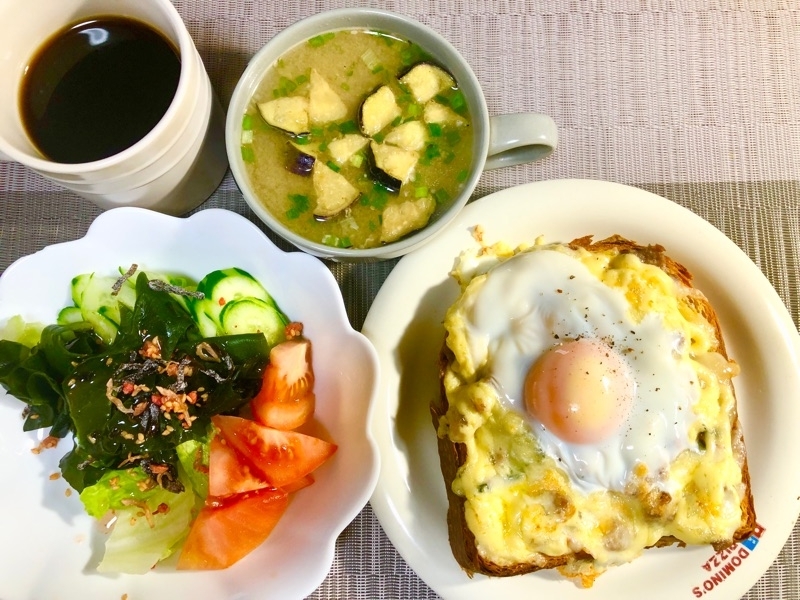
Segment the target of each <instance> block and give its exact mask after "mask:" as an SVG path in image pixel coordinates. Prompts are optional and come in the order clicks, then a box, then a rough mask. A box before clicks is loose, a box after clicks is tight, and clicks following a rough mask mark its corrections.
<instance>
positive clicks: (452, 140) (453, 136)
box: [444, 129, 461, 146]
mask: <svg viewBox="0 0 800 600" xmlns="http://www.w3.org/2000/svg"><path fill="white" fill-rule="evenodd" d="M444 139H445V141H446V142H447V143H448V144H450V145H451V146H457V145H458V143H459V142H460V141H461V134H460V133H458V131H456V130H455V129H451V130H449V131H448V132H447V133H445V134H444Z"/></svg>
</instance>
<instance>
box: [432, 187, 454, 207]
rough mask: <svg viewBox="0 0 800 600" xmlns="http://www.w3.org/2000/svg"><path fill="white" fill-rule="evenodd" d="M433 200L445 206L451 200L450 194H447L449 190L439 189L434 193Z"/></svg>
mask: <svg viewBox="0 0 800 600" xmlns="http://www.w3.org/2000/svg"><path fill="white" fill-rule="evenodd" d="M433 199H434V200H436V203H437V204H444V203H445V202H447V201H448V200H450V194H448V193H447V190H443V189H438V190H436V191H435V192H434V193H433Z"/></svg>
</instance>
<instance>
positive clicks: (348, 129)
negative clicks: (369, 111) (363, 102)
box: [339, 119, 358, 133]
mask: <svg viewBox="0 0 800 600" xmlns="http://www.w3.org/2000/svg"><path fill="white" fill-rule="evenodd" d="M357 131H358V124H357V123H356V122H355V121H353V120H352V119H351V120H350V121H345V122H344V123H340V124H339V132H340V133H356V132H357Z"/></svg>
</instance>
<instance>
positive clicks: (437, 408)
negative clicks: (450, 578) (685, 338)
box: [430, 235, 756, 577]
mask: <svg viewBox="0 0 800 600" xmlns="http://www.w3.org/2000/svg"><path fill="white" fill-rule="evenodd" d="M568 246H570V247H571V248H574V249H578V248H583V249H586V250H589V251H591V252H602V251H607V250H615V251H617V252H619V253H632V254H635V255H636V256H637V257H638V258H639V259H640V260H641V261H642V262H644V263H646V264H650V265H654V266H657V267H659V268H660V269H662V270H663V271H664V272H666V273H667V274H668V275H670V276H671V277H672V278H673V279H675V280H676V281H678V282H679V283H680V284H682V285H684V286H686V287H689V288H693V287H694V286H693V284H692V274H691V272H690V271H689V270H688V269H687V268H686V267H684V266H683V265H682V264H680V263H678V262H677V261H675V260H673V259H672V258H670V257H669V256H668V255H667V254H666V251H665V249H664V248H663V247H662V246H660V245H648V246H642V245H640V244H637V243H636V242H634V241H632V240H628V239H626V238H623V237H622V236H619V235H614V236H611V237H609V238H606V239H604V240H600V241H598V242H593V241H592V236H586V237H582V238H577V239H575V240H573V241H572V242H570V243H569V244H568ZM695 302H696V305H697V306H696V307H697V310H698V311H699V312H700V313H701V314H702V315H703V316H704V317H705V318H706V320H707V321H708V322H709V323H710V324H711V326H712V327H713V328H714V330H715V333H716V339H717V340H718V341H719V346H718V348H716V351H717V352H719V353H720V354H721V355H723V356H724V357H725V358H726V359H728V358H729V356H728V354H727V351H726V349H725V343H724V339H723V337H722V330H721V327H720V323H719V318H718V316H717V314H716V311H715V310H714V308H713V306H712V305H711V303H710V302H709V301H708V299H706V298H705V296H703V295H697V296H696V300H695ZM452 359H453V355H452V353H451V352H450V349H449V348H448V347H447V344H446V343H443V344H442V349H441V352H440V354H439V365H438V367H439V381H440V390H439V394H438V396H437V397H436V398H435V399H434V400H433V401H432V402H431V404H430V413H431V419H432V421H433V426H434V429H435V430H436V431H438V428H439V422H440V420H441V418H442V417H443V416H444V415H445V414H446V413H447V408H448V401H447V395H446V393H445V389H444V375H445V372H446V370H447V368H448V365H449V364H450V363H451V361H452ZM731 418H732V421H733V423H732V435H733V436H734V440H733V444H732V445H733V448H734V451H735V453H736V459H737V461H738V462H739V465H740V468H741V471H742V484H743V487H744V491H745V493H744V494H743V496H742V502H741V509H742V524H741V526H740V527H739V529H738V530H737V531H736V533H735V534H734V536H733V540H726V541H721V542H719V543H716V544H713V546H714V549H715V550H721V549H723V548H725V547H728V546H730V545H732V544H735V543H737V542H740V541H742V540H744V539H746V538H748V537H749V536H750V535H752V534H753V532H754V530H755V529H756V513H755V505H754V502H753V496H752V489H751V484H750V472H749V468H748V464H747V453H746V451H745V445H744V436H743V432H742V427H741V422H740V421H739V417H738V412H736V411H735V410H734V412H733V414H732V415H731ZM437 443H438V453H439V462H440V466H441V470H442V476H443V479H444V482H445V487H446V490H447V501H448V509H447V528H448V537H449V541H450V547H451V550H452V552H453V556H454V558H455V559H456V562H458V564H459V565H460V566H461V568H462V569H463V570H464V571H465V572H466V573H467V574H468V575H469V576H470V577H471V576H472V575H473V574H474V573H481V574H484V575H489V576H495V577H510V576H515V575H523V574H525V573H531V572H534V571H538V570H540V569H552V568H556V567H561V566H564V565H566V564H568V563H569V562H571V561H573V560H580V559H585V558H591V557H590V556H589V555H588V554H575V555H567V554H565V555H561V556H551V557H547V558H546V559H545V560H544V561H543V562H542V563H541V564H532V563H518V564H514V565H498V564H496V563H494V562H492V561H490V560H487V559H486V558H484V557H483V556H481V555H480V553H479V552H478V548H477V544H476V541H475V536H474V535H473V533H472V531H471V530H470V528H469V526H468V525H467V521H466V514H465V510H464V504H465V500H464V498H463V497H462V496H459V495H458V494H456V493H455V492H454V491H453V489H452V487H453V481H454V480H455V478H456V476H457V473H458V469H459V468H460V467H461V466H462V465H463V464H464V463H465V461H466V447H465V446H464V444H461V443H453V442H451V441H450V440H449V439H448V438H446V437H441V436H437ZM674 544H677V545H679V546H685V543H684V542H682V541H681V540H679V539H677V538H675V537H673V536H665V537H662V538H661V539H660V540H658V542H656V543H655V544H654V545H653V546H652V547H664V546H670V545H674Z"/></svg>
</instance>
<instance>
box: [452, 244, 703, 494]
mask: <svg viewBox="0 0 800 600" xmlns="http://www.w3.org/2000/svg"><path fill="white" fill-rule="evenodd" d="M630 308H631V307H630V303H629V301H628V300H627V298H626V296H625V294H624V293H623V292H622V291H621V290H620V289H617V288H612V287H609V286H608V285H606V284H605V283H603V282H602V281H600V280H599V279H598V278H597V277H596V276H595V275H594V274H593V273H592V272H591V271H590V269H589V268H588V267H587V266H586V265H585V264H584V263H582V262H581V261H580V260H578V259H577V258H576V257H574V256H571V255H569V254H566V253H564V252H562V251H559V250H556V249H549V248H541V249H538V250H537V251H533V252H526V253H520V254H517V255H516V256H514V257H512V258H510V259H508V260H506V261H504V262H502V263H501V264H499V265H497V266H496V267H495V268H494V269H492V270H491V271H490V272H489V273H488V274H487V275H486V277H485V278H484V279H483V280H482V284H481V285H479V286H475V287H474V288H473V289H472V290H471V291H470V294H469V296H468V297H467V298H465V299H464V302H463V309H464V310H463V315H464V320H465V331H466V338H467V346H468V352H469V358H470V361H471V362H472V364H473V365H481V367H480V368H481V372H482V376H483V377H485V378H487V379H489V380H490V381H492V382H493V384H494V385H495V386H496V389H497V393H498V396H499V397H500V400H501V402H503V403H504V404H505V405H506V406H507V407H509V408H512V409H513V410H516V411H518V412H519V413H521V414H523V415H524V416H525V418H526V419H527V420H528V422H529V423H530V425H531V429H532V431H533V432H534V435H535V436H536V438H537V440H538V442H539V444H540V446H541V448H542V450H543V451H544V452H545V453H546V454H547V455H549V456H550V457H552V458H553V459H554V460H556V461H557V463H558V464H559V465H560V466H561V467H562V468H563V469H564V470H565V471H566V472H567V474H568V475H569V477H570V480H571V481H572V483H573V484H574V485H575V487H576V488H577V489H578V490H581V491H583V492H584V493H589V492H592V491H594V490H601V489H606V490H620V491H621V490H624V489H625V487H626V484H628V483H629V481H630V478H631V474H632V472H633V470H634V467H636V465H637V464H638V463H641V464H642V465H644V466H645V467H646V468H647V474H648V476H649V478H650V479H651V480H652V481H654V482H655V483H657V484H658V485H660V486H661V487H663V488H664V489H665V491H668V492H670V493H672V492H674V491H675V489H673V487H674V486H672V485H670V482H669V479H668V477H662V475H663V474H664V473H666V472H667V471H668V468H669V465H670V463H671V462H672V461H673V460H674V459H675V458H676V457H677V456H678V454H680V453H681V452H682V451H684V450H686V449H689V448H695V449H696V445H697V443H696V441H695V440H691V439H690V438H689V433H688V432H689V431H690V422H691V420H692V419H693V417H692V406H693V405H694V404H695V402H696V401H697V399H698V397H699V394H700V385H699V381H698V377H697V373H696V371H695V369H694V368H693V367H692V365H691V363H690V361H689V360H687V359H686V357H685V346H686V340H685V339H684V337H683V335H682V334H681V333H680V332H678V331H674V330H671V329H669V328H668V327H666V326H665V324H664V321H663V319H662V318H661V317H660V316H659V315H658V314H655V313H648V314H646V315H645V317H644V318H643V319H641V320H640V321H639V322H637V321H636V320H635V319H634V318H633V317H632V312H631V310H630ZM579 338H597V339H601V340H603V341H604V342H605V343H607V344H608V345H609V346H611V347H612V348H613V349H615V350H616V351H617V352H619V353H620V354H621V355H622V356H623V357H624V358H625V360H626V361H627V362H628V364H629V366H630V368H631V372H632V373H633V376H634V379H635V382H634V383H635V387H636V396H635V400H634V403H633V407H632V410H631V411H630V413H629V415H628V418H627V420H626V421H625V422H624V423H623V424H622V425H621V426H620V427H619V429H618V430H616V431H615V432H611V434H610V435H609V437H608V438H606V439H605V440H604V441H602V442H599V443H596V444H575V443H567V442H565V441H563V440H561V439H559V438H558V436H556V435H554V434H553V433H552V432H550V431H548V430H547V429H546V428H545V427H544V425H543V424H542V423H540V422H538V421H537V420H536V419H535V418H534V417H532V416H531V415H530V414H528V412H527V411H526V410H525V403H524V399H523V384H524V381H525V376H526V374H527V372H528V370H529V369H530V367H531V365H532V364H533V363H534V362H535V361H536V360H537V359H538V358H539V357H540V356H541V355H542V354H543V353H544V352H545V351H547V350H548V349H549V348H550V347H552V346H553V345H555V344H558V343H560V342H563V341H567V340H574V339H579ZM638 469H641V467H638ZM639 474H640V475H641V471H639Z"/></svg>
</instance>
